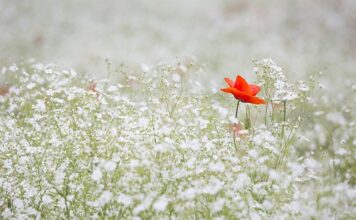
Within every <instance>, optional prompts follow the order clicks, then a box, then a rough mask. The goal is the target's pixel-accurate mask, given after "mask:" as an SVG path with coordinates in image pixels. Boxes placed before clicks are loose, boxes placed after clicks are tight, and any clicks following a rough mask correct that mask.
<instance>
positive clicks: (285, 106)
mask: <svg viewBox="0 0 356 220" xmlns="http://www.w3.org/2000/svg"><path fill="white" fill-rule="evenodd" d="M286 115H287V101H283V125H282V139H283V137H284V126H285V124H286Z"/></svg>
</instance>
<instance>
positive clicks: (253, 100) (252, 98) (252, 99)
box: [246, 96, 266, 105]
mask: <svg viewBox="0 0 356 220" xmlns="http://www.w3.org/2000/svg"><path fill="white" fill-rule="evenodd" d="M246 102H248V103H251V104H256V105H258V104H266V101H265V100H263V99H260V98H258V97H256V96H250V97H249V99H248V101H246Z"/></svg>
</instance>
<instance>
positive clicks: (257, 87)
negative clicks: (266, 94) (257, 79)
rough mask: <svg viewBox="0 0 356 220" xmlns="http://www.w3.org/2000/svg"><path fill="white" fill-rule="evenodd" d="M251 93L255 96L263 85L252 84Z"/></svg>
mask: <svg viewBox="0 0 356 220" xmlns="http://www.w3.org/2000/svg"><path fill="white" fill-rule="evenodd" d="M249 86H250V90H251V95H253V96H255V95H257V93H259V92H260V91H261V87H259V86H258V85H254V84H250V85H249Z"/></svg>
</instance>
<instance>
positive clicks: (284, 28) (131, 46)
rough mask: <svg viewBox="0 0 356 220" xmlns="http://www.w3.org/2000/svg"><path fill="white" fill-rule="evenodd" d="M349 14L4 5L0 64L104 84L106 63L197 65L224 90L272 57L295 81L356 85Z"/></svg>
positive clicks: (208, 5)
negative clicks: (226, 81) (26, 65)
mask: <svg viewBox="0 0 356 220" xmlns="http://www.w3.org/2000/svg"><path fill="white" fill-rule="evenodd" d="M355 12H356V1H355V0H314V1H310V0H284V1H280V0H268V1H266V0H254V1H250V0H239V1H238V0H208V1H207V0H194V1H183V0H182V1H178V0H176V1H172V0H154V1H144V0H107V1H99V0H97V1H88V0H76V1H73V0H61V1H43V0H31V1H24V0H0V64H1V65H4V64H11V63H14V62H18V61H20V60H27V59H29V58H34V59H35V60H36V61H38V62H44V63H57V64H60V65H64V66H70V67H73V68H76V69H77V70H78V71H81V72H86V73H91V74H94V75H96V76H98V77H103V76H105V75H106V74H107V67H106V62H105V59H108V60H110V61H111V62H112V63H113V64H114V65H124V66H127V67H129V68H131V67H132V68H137V67H140V66H142V64H145V65H148V66H149V65H155V64H156V63H157V62H160V61H172V60H173V61H174V60H177V61H179V60H184V59H192V58H193V57H194V58H196V59H197V60H198V62H199V63H200V64H202V65H203V66H204V69H205V72H206V75H207V77H210V78H211V79H219V80H220V81H221V79H220V78H221V76H222V75H224V76H225V75H227V76H234V75H235V74H236V73H243V74H245V75H247V74H248V73H251V72H252V69H253V64H252V63H251V61H252V60H253V59H259V58H265V57H268V58H272V59H273V60H274V61H275V62H276V63H277V64H278V65H280V66H283V67H284V68H285V70H286V71H285V72H286V73H287V75H290V76H294V77H296V78H297V79H301V78H303V77H305V75H306V74H310V73H312V72H315V71H320V70H323V71H324V72H326V73H327V74H326V76H325V77H327V78H328V79H329V80H327V81H328V82H330V83H335V82H338V83H340V85H342V84H344V83H345V82H344V79H345V77H352V79H355V75H356V73H355V70H356V62H355V57H356V13H355ZM340 76H342V77H340ZM247 78H249V76H248V77H247ZM348 81H349V84H350V81H351V82H352V81H353V80H348ZM222 83H223V82H222ZM350 85H351V84H350Z"/></svg>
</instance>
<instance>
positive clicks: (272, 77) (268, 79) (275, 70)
mask: <svg viewBox="0 0 356 220" xmlns="http://www.w3.org/2000/svg"><path fill="white" fill-rule="evenodd" d="M254 63H255V73H256V74H257V76H258V78H259V80H260V82H261V84H262V85H264V87H265V89H266V94H267V96H268V98H269V99H270V100H272V101H277V102H278V101H290V100H294V99H296V98H297V97H298V94H297V93H296V92H295V91H294V90H293V88H292V85H290V84H289V83H288V82H287V80H286V77H285V75H284V73H283V70H282V68H281V67H279V66H277V64H276V63H275V62H274V61H273V60H271V59H262V60H256V61H254Z"/></svg>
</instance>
